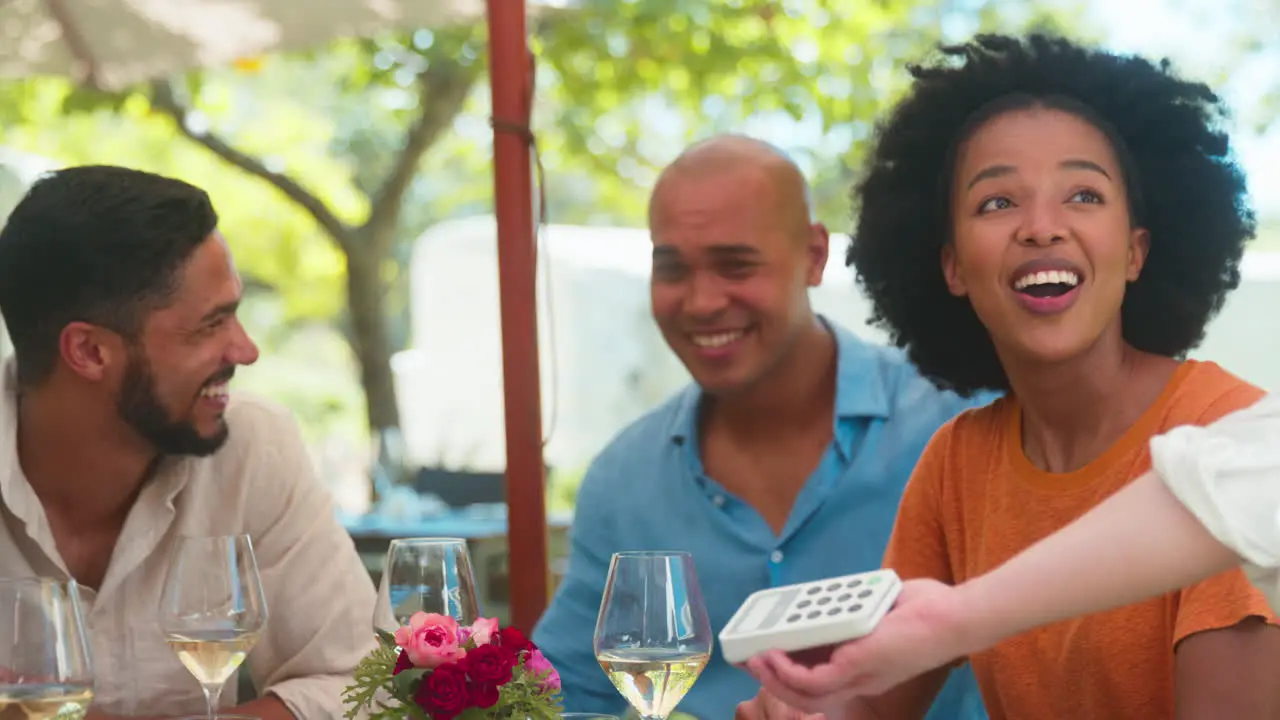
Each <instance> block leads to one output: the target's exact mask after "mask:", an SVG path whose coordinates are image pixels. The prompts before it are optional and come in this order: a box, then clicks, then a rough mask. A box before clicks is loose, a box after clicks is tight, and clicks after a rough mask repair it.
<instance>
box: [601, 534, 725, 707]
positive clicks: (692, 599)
mask: <svg viewBox="0 0 1280 720" xmlns="http://www.w3.org/2000/svg"><path fill="white" fill-rule="evenodd" d="M711 643H712V637H711V622H710V621H709V620H708V619H707V609H706V606H705V605H703V601H702V590H701V588H699V587H698V576H697V573H696V572H695V570H694V567H693V556H692V555H690V554H689V553H686V552H621V553H614V555H613V559H612V560H611V561H610V562H609V579H608V581H607V582H606V584H605V588H604V597H603V598H602V599H601V600H600V615H599V617H598V618H597V620H596V633H595V652H596V660H597V661H598V662H599V663H600V667H601V668H603V669H604V672H605V674H606V675H608V676H609V680H610V681H611V682H613V686H614V687H616V688H617V689H618V692H619V693H621V694H622V697H624V698H626V700H627V702H629V703H631V706H632V707H634V708H635V709H636V711H637V712H638V713H640V717H642V718H644V720H666V718H667V716H669V715H670V714H671V713H672V712H674V711H675V709H676V705H678V704H679V703H680V701H681V700H682V699H684V696H685V693H687V692H689V688H691V687H693V683H694V681H696V680H697V679H698V675H699V674H700V673H701V672H702V668H704V667H706V665H707V660H708V659H709V658H710V657H711Z"/></svg>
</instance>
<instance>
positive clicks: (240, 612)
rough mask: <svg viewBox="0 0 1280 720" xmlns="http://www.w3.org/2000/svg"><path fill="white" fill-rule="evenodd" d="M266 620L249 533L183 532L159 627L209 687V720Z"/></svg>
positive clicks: (204, 686) (172, 561)
mask: <svg viewBox="0 0 1280 720" xmlns="http://www.w3.org/2000/svg"><path fill="white" fill-rule="evenodd" d="M266 623H267V600H266V598H265V597H264V596H263V594H262V580H261V579H260V578H259V577H258V562H257V560H256V559H255V558H254V555H253V543H252V541H250V540H249V536H248V535H220V536H215V537H184V538H181V539H179V541H178V546H177V548H176V549H175V550H174V553H173V557H172V558H170V561H169V575H168V577H167V578H166V582H165V587H164V592H163V593H162V594H161V596H160V628H161V629H162V630H163V631H164V634H165V639H166V640H168V642H169V647H171V648H173V650H174V652H176V653H177V654H178V659H179V660H181V661H182V664H183V665H185V666H186V667H187V670H190V671H191V674H192V675H194V676H195V678H196V680H198V681H199V682H200V687H201V689H202V690H204V699H205V703H206V704H207V706H208V715H207V717H208V718H209V720H214V718H216V717H217V714H218V698H219V697H220V696H221V695H222V687H223V685H225V684H226V682H227V679H228V678H230V677H231V675H232V674H233V673H234V672H235V671H236V668H238V667H240V663H242V662H244V657H245V655H248V654H249V651H250V650H251V649H253V645H254V643H256V642H257V641H258V634H259V633H261V632H262V628H263V626H264V625H266Z"/></svg>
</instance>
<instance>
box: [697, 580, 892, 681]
mask: <svg viewBox="0 0 1280 720" xmlns="http://www.w3.org/2000/svg"><path fill="white" fill-rule="evenodd" d="M901 591H902V581H901V580H899V579H898V575H897V573H895V572H894V571H892V570H874V571H872V572H866V573H858V574H855V575H843V576H840V577H833V578H827V579H825V580H815V581H813V582H806V583H798V584H796V585H785V586H783V587H776V588H768V589H766V590H759V591H757V592H754V593H752V594H751V596H750V597H748V598H747V599H746V602H744V603H742V606H741V607H740V608H738V611H737V612H736V613H734V614H733V618H732V619H731V620H729V624H728V625H726V626H725V628H724V630H723V631H721V633H720V651H721V652H722V653H724V658H725V660H727V661H729V663H731V664H733V665H738V664H741V663H744V662H746V661H747V660H749V659H750V658H752V657H754V656H755V655H759V654H760V653H762V652H765V651H767V650H782V651H784V652H788V653H797V652H800V651H804V650H813V649H816V648H821V647H826V646H832V645H837V644H839V643H843V642H847V641H849V640H856V639H857V638H860V637H863V636H864V635H867V634H869V633H870V632H871V631H872V630H874V629H875V627H876V625H878V624H879V623H880V620H881V619H882V618H883V617H884V616H885V613H887V612H889V608H891V607H893V603H894V602H895V601H896V600H897V599H898V593H899V592H901Z"/></svg>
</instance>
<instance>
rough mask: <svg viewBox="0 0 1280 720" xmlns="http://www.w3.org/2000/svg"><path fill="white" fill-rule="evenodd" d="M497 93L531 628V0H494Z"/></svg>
mask: <svg viewBox="0 0 1280 720" xmlns="http://www.w3.org/2000/svg"><path fill="white" fill-rule="evenodd" d="M487 3H488V10H489V13H488V18H489V86H490V89H491V91H492V94H493V119H494V123H493V125H494V132H493V172H494V206H495V210H496V215H497V219H498V283H499V292H500V293H501V298H500V300H501V306H502V381H503V388H504V393H503V394H504V397H505V407H506V430H507V517H508V520H507V522H508V525H507V547H508V549H509V553H510V554H509V557H510V573H511V574H510V578H511V615H512V621H513V622H514V623H515V625H516V626H517V627H519V628H521V629H523V630H525V631H526V632H531V631H532V630H533V626H534V624H535V623H536V622H537V621H538V618H539V617H541V616H542V611H543V610H545V609H546V606H547V516H546V499H545V496H544V491H543V489H544V482H543V459H542V400H541V397H540V392H539V388H538V381H539V377H538V311H537V304H536V299H537V273H536V267H535V263H536V248H535V246H534V225H533V222H534V221H533V179H532V165H531V162H530V151H531V148H530V145H529V140H528V138H529V135H528V125H529V118H530V113H531V110H532V108H531V107H530V104H531V103H532V99H533V92H532V90H533V85H532V83H533V73H532V62H531V59H530V57H529V43H528V36H527V29H526V26H525V0H487Z"/></svg>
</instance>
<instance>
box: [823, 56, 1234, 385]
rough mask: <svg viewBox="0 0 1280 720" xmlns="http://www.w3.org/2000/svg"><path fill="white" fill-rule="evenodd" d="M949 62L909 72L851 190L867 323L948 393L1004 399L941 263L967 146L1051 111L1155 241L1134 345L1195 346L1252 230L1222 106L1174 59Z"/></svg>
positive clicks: (1129, 317)
mask: <svg viewBox="0 0 1280 720" xmlns="http://www.w3.org/2000/svg"><path fill="white" fill-rule="evenodd" d="M940 50H941V56H940V58H939V59H938V60H936V61H935V62H933V63H930V64H924V65H913V66H911V67H910V72H911V75H912V76H913V77H914V78H915V81H914V83H913V86H912V89H911V91H910V93H909V94H908V95H907V96H906V97H905V98H904V99H903V100H902V101H901V102H900V103H899V104H898V105H897V107H896V108H895V109H894V110H893V111H892V112H891V113H890V114H889V115H888V116H887V117H886V118H885V120H884V121H883V122H882V123H881V124H880V125H879V126H878V128H877V130H876V135H875V138H874V140H873V143H872V147H871V150H870V153H869V155H868V157H867V161H866V166H865V170H864V173H865V174H864V176H863V178H862V179H861V180H860V182H859V183H858V185H857V186H856V187H855V189H854V194H853V199H854V205H855V207H856V208H857V209H858V218H857V223H856V228H855V230H854V232H853V241H852V242H851V243H850V245H849V251H848V256H847V259H846V261H847V264H849V265H850V266H853V267H854V268H855V269H856V272H857V276H858V282H859V283H860V284H861V286H862V288H863V290H864V291H865V292H866V293H867V296H868V297H869V298H870V299H871V301H872V305H873V308H874V311H873V314H872V323H873V324H875V325H877V326H879V327H881V328H883V329H885V330H887V331H888V333H889V336H890V338H891V340H892V342H893V343H894V344H896V345H898V346H900V347H904V348H906V350H907V353H908V355H909V357H910V358H911V360H912V361H913V362H914V363H915V364H916V365H917V366H918V367H919V368H920V371H921V372H922V373H923V374H924V375H925V376H927V377H928V378H929V379H930V380H932V381H933V382H934V383H935V384H936V385H938V386H939V387H943V388H949V389H952V390H955V391H957V392H959V393H961V394H964V395H969V394H972V393H974V392H977V391H979V390H984V389H990V390H1008V389H1009V379H1008V377H1007V375H1006V374H1005V372H1004V368H1003V367H1001V365H1000V361H999V359H998V358H997V357H996V352H995V346H994V345H993V343H992V341H991V337H990V335H989V334H988V332H987V330H986V328H985V327H983V325H982V323H981V322H980V321H979V320H978V316H977V314H976V313H975V312H974V310H973V307H972V305H971V304H970V302H969V300H968V299H967V298H963V297H955V296H953V295H952V294H951V293H950V292H948V290H947V286H946V282H945V280H944V278H943V274H942V270H941V264H940V257H941V255H940V253H941V250H942V248H943V246H944V245H945V244H946V243H948V242H950V238H951V221H950V201H949V197H950V193H949V189H950V186H951V183H952V178H953V175H954V172H955V162H956V159H955V156H956V149H957V146H958V145H959V144H960V143H962V142H963V141H964V140H965V139H966V138H967V137H968V136H969V134H970V133H972V131H973V130H974V129H976V127H977V126H978V125H980V124H982V122H984V121H985V120H986V119H989V118H991V117H993V116H995V115H997V114H1000V113H1001V112H1003V111H1007V110H1012V109H1017V108H1027V107H1033V106H1041V107H1048V108H1052V109H1058V110H1063V111H1066V112H1070V113H1072V114H1075V115H1078V116H1081V117H1082V119H1084V120H1086V121H1087V122H1090V123H1091V124H1093V125H1095V126H1097V127H1098V129H1099V130H1100V131H1102V132H1103V133H1104V134H1105V135H1106V136H1107V137H1108V139H1109V140H1110V141H1111V144H1112V146H1113V148H1114V149H1115V152H1116V155H1117V158H1118V160H1119V163H1120V168H1121V171H1122V174H1123V175H1124V176H1125V177H1124V182H1125V185H1126V187H1127V189H1128V190H1129V192H1128V196H1129V198H1130V215H1131V221H1132V222H1133V224H1134V225H1135V226H1138V227H1144V228H1146V229H1147V231H1148V232H1149V233H1150V238H1151V247H1150V251H1149V255H1148V258H1147V261H1146V264H1145V266H1144V268H1143V271H1142V274H1141V276H1140V277H1139V278H1138V280H1137V281H1135V282H1133V283H1131V284H1130V285H1129V286H1128V288H1127V289H1126V292H1125V297H1124V303H1123V306H1122V309H1121V325H1122V330H1123V334H1124V338H1125V340H1126V341H1127V342H1128V343H1129V344H1131V345H1132V346H1134V347H1136V348H1138V349H1140V350H1144V351H1147V352H1151V353H1155V354H1159V355H1164V356H1167V357H1181V356H1183V355H1184V354H1185V353H1186V352H1187V351H1189V350H1191V349H1192V348H1194V347H1195V346H1196V345H1197V344H1199V342H1200V341H1201V340H1202V339H1203V337H1204V331H1205V326H1206V325H1207V324H1208V322H1209V320H1210V319H1211V318H1212V317H1213V316H1214V315H1215V314H1216V313H1217V312H1218V311H1219V310H1220V309H1221V308H1222V304H1223V302H1224V300H1225V299H1226V295H1227V293H1228V292H1230V291H1231V290H1232V289H1234V288H1235V287H1236V286H1237V285H1239V283H1240V270H1239V265H1240V260H1241V258H1242V256H1243V255H1244V246H1245V243H1246V242H1248V241H1249V240H1250V239H1252V238H1253V237H1254V235H1255V234H1256V232H1257V222H1256V220H1255V218H1254V214H1253V211H1252V209H1251V208H1250V207H1249V204H1248V199H1247V194H1246V188H1245V178H1244V174H1243V173H1242V172H1241V170H1240V168H1239V167H1238V166H1237V165H1236V163H1235V160H1234V157H1233V154H1232V151H1231V147H1230V141H1229V139H1228V137H1227V134H1226V132H1225V131H1224V129H1223V126H1224V124H1225V123H1224V121H1225V119H1226V117H1227V113H1226V108H1225V107H1224V105H1223V103H1222V101H1221V99H1220V98H1219V97H1218V96H1217V95H1216V94H1214V92H1213V91H1212V90H1210V89H1209V87H1208V86H1206V85H1204V84H1202V83H1197V82H1189V81H1186V80H1183V79H1181V78H1179V77H1177V76H1176V75H1175V74H1174V73H1173V72H1172V70H1171V68H1170V65H1169V63H1168V61H1163V62H1161V63H1159V64H1154V63H1152V62H1150V61H1148V60H1145V59H1142V58H1139V57H1130V56H1121V55H1116V54H1112V53H1108V52H1103V51H1100V50H1093V49H1088V48H1084V47H1081V46H1079V45H1077V44H1074V43H1072V42H1070V41H1068V40H1065V39H1062V38H1056V37H1049V36H1045V35H1031V36H1029V37H1027V38H1025V39H1018V38H1012V37H1007V36H999V35H979V36H977V37H976V38H975V39H974V40H972V41H971V42H969V43H966V44H963V45H954V46H942V47H941V48H940Z"/></svg>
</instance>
